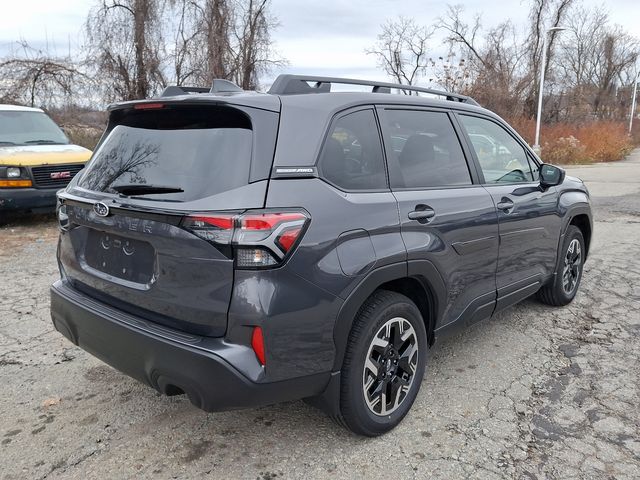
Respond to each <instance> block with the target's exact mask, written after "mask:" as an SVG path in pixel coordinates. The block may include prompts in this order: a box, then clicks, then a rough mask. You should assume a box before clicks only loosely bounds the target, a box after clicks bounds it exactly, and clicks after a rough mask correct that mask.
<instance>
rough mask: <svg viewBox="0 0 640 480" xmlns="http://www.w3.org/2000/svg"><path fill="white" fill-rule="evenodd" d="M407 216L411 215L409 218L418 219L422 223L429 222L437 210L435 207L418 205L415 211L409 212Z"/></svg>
mask: <svg viewBox="0 0 640 480" xmlns="http://www.w3.org/2000/svg"><path fill="white" fill-rule="evenodd" d="M407 216H408V217H409V220H417V221H418V222H420V223H427V222H428V221H429V220H431V219H432V218H433V217H435V216H436V212H435V210H434V209H432V208H431V207H428V206H426V205H416V209H415V210H414V211H413V212H409V214H408V215H407Z"/></svg>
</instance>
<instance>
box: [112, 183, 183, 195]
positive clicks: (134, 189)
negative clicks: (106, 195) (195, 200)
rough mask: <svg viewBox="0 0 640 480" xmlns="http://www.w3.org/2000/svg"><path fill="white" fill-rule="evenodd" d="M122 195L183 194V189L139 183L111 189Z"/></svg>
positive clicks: (116, 186) (115, 186)
mask: <svg viewBox="0 0 640 480" xmlns="http://www.w3.org/2000/svg"><path fill="white" fill-rule="evenodd" d="M111 189H112V190H115V191H116V192H118V193H119V194H121V195H126V196H129V195H151V194H154V193H182V192H184V190H183V189H181V188H178V187H165V186H160V185H143V184H139V183H128V184H125V185H114V186H112V187H111Z"/></svg>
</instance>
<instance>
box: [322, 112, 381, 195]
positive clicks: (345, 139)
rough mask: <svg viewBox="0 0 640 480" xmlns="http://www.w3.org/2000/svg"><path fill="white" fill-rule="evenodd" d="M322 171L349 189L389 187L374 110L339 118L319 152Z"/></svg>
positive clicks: (339, 184)
mask: <svg viewBox="0 0 640 480" xmlns="http://www.w3.org/2000/svg"><path fill="white" fill-rule="evenodd" d="M319 167H320V174H321V175H322V177H323V178H324V179H325V180H327V181H329V182H330V183H332V184H334V185H335V186H337V187H338V188H341V189H343V190H348V191H354V190H381V189H386V188H387V178H386V173H385V168H384V157H383V154H382V144H381V141H380V134H379V132H378V125H377V122H376V119H375V115H374V113H373V110H370V109H367V110H360V111H357V112H353V113H349V114H347V115H345V116H343V117H340V118H338V119H337V120H336V121H335V122H334V124H333V126H332V128H331V131H330V132H329V136H328V137H327V139H326V141H325V143H324V146H323V148H322V153H321V154H320V162H319Z"/></svg>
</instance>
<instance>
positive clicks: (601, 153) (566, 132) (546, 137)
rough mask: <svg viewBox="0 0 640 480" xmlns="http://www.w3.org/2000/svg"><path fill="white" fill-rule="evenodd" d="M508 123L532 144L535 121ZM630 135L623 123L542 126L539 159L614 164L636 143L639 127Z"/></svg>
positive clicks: (639, 135) (563, 162) (606, 122)
mask: <svg viewBox="0 0 640 480" xmlns="http://www.w3.org/2000/svg"><path fill="white" fill-rule="evenodd" d="M509 123H510V124H511V125H512V126H513V128H515V129H516V130H517V131H518V133H520V135H522V137H523V138H524V139H525V140H526V141H527V142H528V143H529V144H533V139H534V136H535V120H533V119H524V118H514V119H510V121H509ZM639 123H640V121H639ZM633 133H634V135H632V136H631V137H629V135H628V134H627V124H626V122H616V121H609V120H600V121H593V122H588V123H582V124H573V123H554V124H551V125H543V126H542V128H541V131H540V140H541V141H540V143H541V147H542V154H541V157H542V160H543V161H545V162H548V163H555V164H580V163H594V162H615V161H617V160H622V159H623V158H624V157H625V156H626V155H627V154H628V153H629V152H630V151H631V150H632V149H633V147H634V146H636V145H639V144H640V125H638V126H637V128H635V126H634V132H633Z"/></svg>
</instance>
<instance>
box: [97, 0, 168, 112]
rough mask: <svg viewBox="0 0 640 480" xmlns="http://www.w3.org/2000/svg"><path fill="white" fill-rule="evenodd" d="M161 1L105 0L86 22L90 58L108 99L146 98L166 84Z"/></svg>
mask: <svg viewBox="0 0 640 480" xmlns="http://www.w3.org/2000/svg"><path fill="white" fill-rule="evenodd" d="M160 19H161V2H160V0H102V2H101V3H100V5H98V6H97V7H96V8H94V9H92V11H91V12H90V14H89V17H88V19H87V23H86V30H87V38H88V43H87V53H88V61H89V63H90V65H91V66H92V67H93V68H94V70H95V76H96V77H97V78H98V79H103V80H105V81H104V82H102V86H103V88H104V90H105V91H104V95H105V96H106V97H107V99H109V100H114V99H115V100H133V99H137V98H146V97H148V96H150V95H151V94H152V93H153V92H155V91H157V90H158V88H159V87H162V86H164V84H165V83H166V81H165V78H164V72H163V70H162V68H161V56H162V48H163V42H162V34H161V30H162V29H161V26H160Z"/></svg>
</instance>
